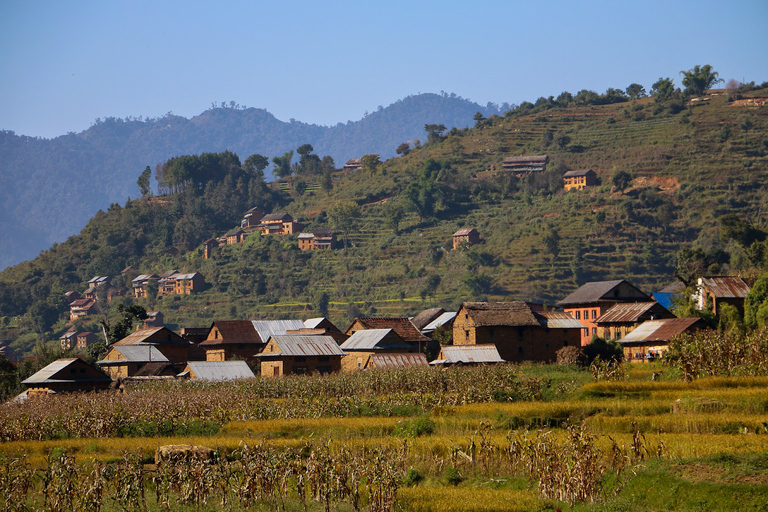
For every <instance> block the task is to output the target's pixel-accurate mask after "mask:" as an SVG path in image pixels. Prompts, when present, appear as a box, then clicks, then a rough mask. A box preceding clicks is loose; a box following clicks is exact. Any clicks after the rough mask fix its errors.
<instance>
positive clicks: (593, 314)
mask: <svg viewBox="0 0 768 512" xmlns="http://www.w3.org/2000/svg"><path fill="white" fill-rule="evenodd" d="M595 318H597V310H596V309H593V310H592V320H594V319H595Z"/></svg>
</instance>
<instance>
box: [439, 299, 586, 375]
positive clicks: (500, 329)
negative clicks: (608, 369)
mask: <svg viewBox="0 0 768 512" xmlns="http://www.w3.org/2000/svg"><path fill="white" fill-rule="evenodd" d="M580 329H581V324H580V323H579V322H577V321H576V320H575V319H574V318H573V317H572V316H571V315H569V314H567V313H563V312H560V311H545V310H544V307H543V306H541V305H538V304H530V303H526V302H522V301H515V302H465V303H463V304H462V305H461V308H460V309H459V311H457V313H456V317H455V319H454V322H453V344H454V345H484V344H493V345H495V346H496V349H497V350H498V352H499V355H500V356H501V358H502V359H504V360H505V361H515V362H519V361H542V362H546V361H554V360H555V359H556V352H557V351H558V350H559V349H561V348H562V347H567V346H578V345H579V341H580V332H579V331H580Z"/></svg>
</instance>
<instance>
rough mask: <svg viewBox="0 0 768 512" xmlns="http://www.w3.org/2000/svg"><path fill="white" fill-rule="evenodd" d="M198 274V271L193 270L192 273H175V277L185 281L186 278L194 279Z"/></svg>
mask: <svg viewBox="0 0 768 512" xmlns="http://www.w3.org/2000/svg"><path fill="white" fill-rule="evenodd" d="M196 275H197V272H192V273H190V274H174V275H173V278H174V279H175V280H177V281H183V280H185V279H194V277H195V276H196Z"/></svg>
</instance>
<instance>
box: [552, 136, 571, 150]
mask: <svg viewBox="0 0 768 512" xmlns="http://www.w3.org/2000/svg"><path fill="white" fill-rule="evenodd" d="M555 142H556V143H557V145H558V147H559V148H560V149H565V147H566V146H567V145H568V144H570V143H571V138H570V137H569V136H568V135H560V136H558V137H557V138H556V139H555Z"/></svg>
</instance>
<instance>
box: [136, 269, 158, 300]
mask: <svg viewBox="0 0 768 512" xmlns="http://www.w3.org/2000/svg"><path fill="white" fill-rule="evenodd" d="M159 279H160V277H159V276H158V275H157V274H141V275H138V276H136V277H135V278H134V279H133V280H131V287H132V288H133V296H134V297H136V298H137V299H141V298H145V297H147V293H148V290H149V288H151V286H150V283H151V282H154V283H155V284H157V281H158V280H159ZM158 290H159V288H158Z"/></svg>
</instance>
